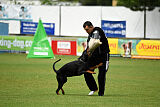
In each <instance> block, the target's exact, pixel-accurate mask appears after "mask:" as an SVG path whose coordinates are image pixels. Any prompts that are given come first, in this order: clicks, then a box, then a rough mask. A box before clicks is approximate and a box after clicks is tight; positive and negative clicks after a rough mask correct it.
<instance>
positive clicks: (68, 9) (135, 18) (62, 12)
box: [0, 6, 160, 39]
mask: <svg viewBox="0 0 160 107" xmlns="http://www.w3.org/2000/svg"><path fill="white" fill-rule="evenodd" d="M159 9H160V7H157V8H156V9H155V10H154V11H149V12H147V18H146V38H151V39H160V12H159ZM30 12H31V17H32V21H33V22H38V20H39V18H41V20H42V22H44V23H55V35H57V36H59V35H61V36H87V33H86V32H85V31H84V30H83V23H84V22H85V21H87V20H89V21H91V22H92V23H93V25H94V26H99V27H101V20H109V21H126V37H127V38H144V12H140V11H136V12H135V11H131V10H130V9H128V8H125V7H103V6H30ZM0 22H5V23H6V22H7V23H9V34H20V21H17V20H16V21H15V20H9V21H6V20H5V21H4V20H0Z"/></svg>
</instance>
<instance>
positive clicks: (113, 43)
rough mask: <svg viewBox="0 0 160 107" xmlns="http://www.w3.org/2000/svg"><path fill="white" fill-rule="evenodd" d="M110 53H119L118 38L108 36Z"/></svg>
mask: <svg viewBox="0 0 160 107" xmlns="http://www.w3.org/2000/svg"><path fill="white" fill-rule="evenodd" d="M108 43H109V49H110V54H118V39H114V38H108Z"/></svg>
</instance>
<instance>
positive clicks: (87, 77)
mask: <svg viewBox="0 0 160 107" xmlns="http://www.w3.org/2000/svg"><path fill="white" fill-rule="evenodd" d="M84 78H85V81H86V83H87V86H88V88H89V89H90V90H91V91H96V90H98V88H97V84H96V81H95V79H94V77H93V75H92V74H89V73H85V74H84Z"/></svg>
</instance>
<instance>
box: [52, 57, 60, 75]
mask: <svg viewBox="0 0 160 107" xmlns="http://www.w3.org/2000/svg"><path fill="white" fill-rule="evenodd" d="M60 60H61V59H58V60H57V61H55V62H54V63H53V70H54V72H56V73H57V70H56V68H55V64H56V63H57V62H59V61H60Z"/></svg>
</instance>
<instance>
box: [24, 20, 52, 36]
mask: <svg viewBox="0 0 160 107" xmlns="http://www.w3.org/2000/svg"><path fill="white" fill-rule="evenodd" d="M37 25H38V23H37V22H21V34H35V32H36V28H37ZM43 26H44V28H45V31H46V33H47V35H54V32H55V24H54V23H43Z"/></svg>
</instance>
